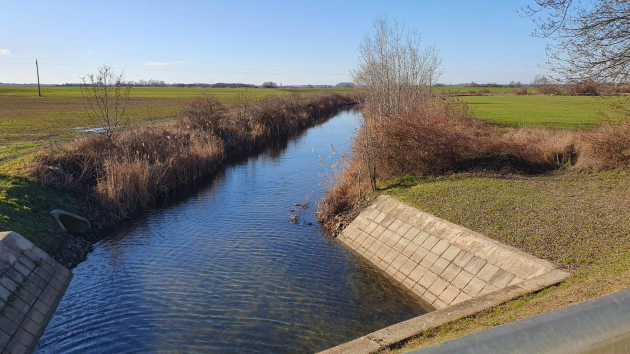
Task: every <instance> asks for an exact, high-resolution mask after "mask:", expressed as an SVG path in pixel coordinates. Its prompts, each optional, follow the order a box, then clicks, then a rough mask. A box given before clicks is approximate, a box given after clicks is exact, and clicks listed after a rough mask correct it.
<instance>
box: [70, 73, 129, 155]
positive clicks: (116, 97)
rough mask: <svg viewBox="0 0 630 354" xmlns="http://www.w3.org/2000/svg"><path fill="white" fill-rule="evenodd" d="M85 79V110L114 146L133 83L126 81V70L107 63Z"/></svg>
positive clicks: (83, 90)
mask: <svg viewBox="0 0 630 354" xmlns="http://www.w3.org/2000/svg"><path fill="white" fill-rule="evenodd" d="M82 80H83V85H82V86H81V93H82V94H83V98H84V102H85V110H86V111H87V113H88V116H89V118H90V120H91V123H93V124H95V125H96V126H98V127H99V128H100V130H99V132H100V133H101V134H103V135H104V136H105V137H106V139H107V142H108V144H109V146H110V147H111V146H112V145H113V144H114V139H115V135H116V133H117V131H118V130H119V128H120V127H121V126H122V125H123V124H124V122H125V113H126V110H127V103H128V102H129V94H130V92H131V86H130V85H128V84H127V83H125V75H124V72H123V71H121V72H120V73H116V71H114V69H112V67H110V66H106V65H103V66H102V67H101V68H99V69H98V74H96V75H95V74H88V75H87V76H86V77H83V78H82Z"/></svg>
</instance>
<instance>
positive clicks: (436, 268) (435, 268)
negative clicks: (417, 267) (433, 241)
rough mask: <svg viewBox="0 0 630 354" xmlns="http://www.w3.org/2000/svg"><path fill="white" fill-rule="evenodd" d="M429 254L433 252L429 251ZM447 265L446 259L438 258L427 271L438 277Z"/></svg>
mask: <svg viewBox="0 0 630 354" xmlns="http://www.w3.org/2000/svg"><path fill="white" fill-rule="evenodd" d="M431 252H433V251H431ZM449 264H450V263H449V262H448V261H447V260H446V259H444V258H438V259H437V260H436V261H435V262H433V265H432V266H431V268H429V269H430V270H431V271H432V272H433V273H435V274H437V275H440V274H442V272H443V271H444V270H445V269H446V267H448V265H449Z"/></svg>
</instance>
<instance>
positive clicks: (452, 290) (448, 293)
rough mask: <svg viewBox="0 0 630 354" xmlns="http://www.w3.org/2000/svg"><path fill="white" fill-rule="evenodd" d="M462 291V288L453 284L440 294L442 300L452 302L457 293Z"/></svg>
mask: <svg viewBox="0 0 630 354" xmlns="http://www.w3.org/2000/svg"><path fill="white" fill-rule="evenodd" d="M460 292H461V290H460V289H458V288H456V287H454V286H453V285H450V284H449V285H448V286H447V287H446V289H444V292H443V293H442V294H441V295H440V300H442V301H444V302H445V303H447V304H450V303H451V302H453V301H454V300H455V298H456V297H457V295H459V293H460Z"/></svg>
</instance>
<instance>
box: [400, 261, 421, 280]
mask: <svg viewBox="0 0 630 354" xmlns="http://www.w3.org/2000/svg"><path fill="white" fill-rule="evenodd" d="M417 266H418V262H416V261H414V260H413V259H409V258H407V261H405V264H403V265H402V267H400V269H399V270H398V271H399V272H401V273H403V274H404V275H407V276H408V275H409V274H411V272H412V271H413V270H414V269H416V267H417ZM416 281H417V280H416Z"/></svg>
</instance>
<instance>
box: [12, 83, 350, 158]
mask: <svg viewBox="0 0 630 354" xmlns="http://www.w3.org/2000/svg"><path fill="white" fill-rule="evenodd" d="M322 91H332V92H339V93H346V92H350V91H351V89H345V88H331V89H261V88H253V89H240V88H211V89H207V88H199V87H193V88H185V87H182V88H180V87H134V88H132V90H131V100H130V103H129V109H128V111H127V112H128V118H129V123H130V124H147V123H150V122H152V121H161V120H165V119H169V118H173V117H175V116H176V115H177V112H178V111H179V110H180V108H182V107H184V106H186V105H187V104H188V103H189V102H190V101H192V100H193V99H194V98H195V97H198V96H199V95H202V94H205V93H208V94H212V95H214V96H216V97H217V98H218V99H219V100H220V101H221V102H222V103H223V104H224V105H225V106H228V107H229V106H233V105H234V104H235V102H236V101H235V99H236V97H237V95H238V94H239V93H242V92H248V93H249V95H250V97H251V99H252V100H259V99H261V98H264V97H266V96H270V95H289V94H291V93H292V92H297V93H299V94H307V93H314V92H322ZM42 95H43V97H41V98H40V97H38V95H37V87H32V86H28V87H21V86H0V132H1V134H0V161H2V160H3V159H7V158H11V157H15V156H19V155H23V154H25V153H29V152H32V151H35V150H37V149H38V148H41V147H42V146H45V145H46V144H48V143H49V142H51V141H57V140H62V141H63V140H69V139H73V138H76V137H77V136H78V135H79V132H78V130H77V128H90V127H94V123H93V122H91V121H90V120H89V119H88V118H87V115H86V112H85V107H84V100H83V97H82V95H81V90H80V88H79V87H42Z"/></svg>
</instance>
